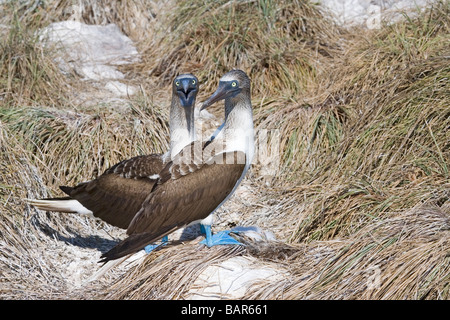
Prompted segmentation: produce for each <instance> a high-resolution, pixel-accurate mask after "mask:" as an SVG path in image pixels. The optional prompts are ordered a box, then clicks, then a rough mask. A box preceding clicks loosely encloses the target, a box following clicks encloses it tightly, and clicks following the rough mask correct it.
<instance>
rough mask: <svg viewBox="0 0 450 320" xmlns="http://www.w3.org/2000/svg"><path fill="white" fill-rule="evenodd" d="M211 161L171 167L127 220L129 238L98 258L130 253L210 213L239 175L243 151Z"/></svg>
mask: <svg viewBox="0 0 450 320" xmlns="http://www.w3.org/2000/svg"><path fill="white" fill-rule="evenodd" d="M224 156H225V157H226V159H233V157H234V159H235V161H234V162H233V163H230V162H232V161H227V162H226V163H224V161H223V157H224ZM238 159H241V161H238ZM242 159H244V161H243V163H242ZM212 160H213V161H208V163H204V164H202V165H199V164H197V165H195V166H193V167H192V168H191V170H192V169H193V168H194V167H195V168H197V169H196V170H195V171H193V172H191V171H188V172H185V174H180V171H178V170H175V172H172V175H171V176H172V177H174V176H175V177H176V178H172V179H167V180H166V181H165V182H164V183H162V184H159V185H157V186H156V187H155V190H154V191H153V192H152V193H151V194H150V195H149V197H148V198H147V200H145V202H144V204H143V206H142V208H141V210H140V211H139V213H138V214H137V215H136V217H135V218H134V219H133V221H132V222H131V224H130V226H129V228H128V230H127V233H128V234H129V237H128V238H126V239H125V240H123V241H122V242H120V243H119V244H118V245H117V246H115V247H114V248H112V249H111V250H110V251H108V252H107V253H105V254H104V255H102V258H103V260H102V261H108V260H114V259H118V258H120V257H123V256H125V255H127V254H130V253H134V252H136V251H138V250H140V249H142V248H143V247H144V246H145V245H147V244H149V243H151V242H154V241H156V240H158V239H159V238H161V237H163V236H164V235H167V234H169V233H171V232H172V231H174V230H176V229H178V228H181V227H184V226H186V225H187V224H189V223H191V222H193V221H196V220H201V219H204V218H206V217H207V216H208V215H209V214H210V213H211V212H213V211H214V210H215V209H216V208H217V206H218V205H219V204H220V203H221V202H222V201H223V200H224V199H225V198H226V197H227V196H228V195H229V193H230V192H231V191H232V190H233V188H234V186H235V184H236V182H237V181H238V179H239V178H240V176H241V174H242V172H243V170H244V167H245V154H244V153H243V152H238V151H236V152H230V153H228V154H220V155H218V156H215V157H214V158H213V159H212ZM181 167H182V166H180V168H181ZM166 168H167V167H166ZM165 170H166V169H165ZM161 179H163V177H162V178H161Z"/></svg>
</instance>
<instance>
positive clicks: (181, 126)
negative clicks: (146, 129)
mask: <svg viewBox="0 0 450 320" xmlns="http://www.w3.org/2000/svg"><path fill="white" fill-rule="evenodd" d="M169 125H170V153H171V158H173V157H174V156H175V155H176V154H178V153H179V152H180V151H181V149H183V148H184V147H185V146H187V145H188V144H190V143H191V142H192V141H195V139H196V136H195V125H194V107H190V108H187V107H183V106H182V105H181V103H180V101H179V98H178V97H174V98H173V100H172V105H171V109H170V121H169Z"/></svg>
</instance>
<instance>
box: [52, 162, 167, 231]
mask: <svg viewBox="0 0 450 320" xmlns="http://www.w3.org/2000/svg"><path fill="white" fill-rule="evenodd" d="M163 167H164V163H163V160H162V157H161V155H158V154H151V155H145V156H138V157H134V158H131V159H128V160H124V161H122V162H119V163H118V164H116V165H114V166H113V167H111V168H109V169H107V170H106V171H105V172H104V173H103V174H102V175H101V176H100V177H98V178H97V179H95V180H92V181H89V182H84V183H80V184H79V185H77V186H75V187H73V188H70V187H61V189H62V190H63V191H64V192H66V193H67V194H68V195H69V196H71V197H72V198H74V199H76V200H78V201H79V202H80V203H81V204H82V205H83V206H85V207H86V208H88V209H89V210H91V211H92V212H93V214H94V216H96V217H98V218H100V219H102V220H103V221H105V222H107V223H109V224H111V225H114V226H116V227H119V228H123V229H126V228H128V226H129V225H130V222H131V221H132V220H133V218H134V216H135V215H136V213H137V212H138V211H139V210H140V209H141V207H142V204H143V202H144V201H145V199H146V198H147V196H148V195H149V194H150V192H151V190H152V189H153V187H154V185H155V183H156V181H157V179H156V176H155V175H156V174H158V173H159V172H160V171H161V170H162V169H163Z"/></svg>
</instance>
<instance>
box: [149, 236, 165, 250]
mask: <svg viewBox="0 0 450 320" xmlns="http://www.w3.org/2000/svg"><path fill="white" fill-rule="evenodd" d="M168 242H169V237H168V236H164V237H162V239H161V243H160V244H149V245H147V246H146V247H145V248H144V250H145V253H150V252H152V251H153V250H155V249H156V248H158V247H160V246H164V245H166V244H167V243H168Z"/></svg>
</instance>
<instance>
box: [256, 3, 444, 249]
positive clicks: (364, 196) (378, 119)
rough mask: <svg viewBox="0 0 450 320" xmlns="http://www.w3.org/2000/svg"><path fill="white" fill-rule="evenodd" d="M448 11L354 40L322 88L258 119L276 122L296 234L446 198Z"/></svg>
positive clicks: (299, 237)
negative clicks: (294, 206)
mask: <svg viewBox="0 0 450 320" xmlns="http://www.w3.org/2000/svg"><path fill="white" fill-rule="evenodd" d="M448 17H449V16H448V3H447V4H444V3H441V4H440V5H438V6H436V7H435V8H433V9H431V10H430V11H429V12H428V13H427V14H424V15H422V16H420V17H417V18H414V19H410V20H407V21H404V22H400V23H398V24H395V25H391V26H386V27H384V28H383V29H382V30H379V31H377V32H376V33H375V34H373V35H371V38H368V39H369V40H366V39H365V40H362V41H358V42H355V43H354V44H353V45H351V46H349V48H348V50H347V51H346V53H345V57H343V59H342V60H340V59H336V62H335V67H336V70H338V71H337V72H336V73H334V72H331V73H330V74H329V76H324V77H323V82H320V83H323V84H319V87H318V90H320V92H327V95H326V96H325V97H323V96H319V95H318V96H316V97H314V98H308V99H306V98H304V101H305V102H304V104H294V103H292V104H291V105H290V106H289V107H287V108H285V109H280V110H278V111H276V112H274V113H273V114H270V115H269V116H268V117H267V118H266V119H265V120H264V121H263V122H262V123H261V125H267V126H274V124H279V128H280V131H281V137H282V141H281V148H282V150H283V165H282V168H281V169H282V170H281V171H282V173H283V172H284V174H283V175H282V176H283V180H282V181H283V183H285V181H286V180H287V181H291V182H292V188H291V191H292V194H291V195H292V196H293V197H298V202H299V203H302V205H301V206H299V211H298V217H299V220H298V224H297V225H296V230H295V231H294V233H293V237H292V240H293V241H304V240H313V239H315V240H325V239H331V238H335V237H337V236H348V235H351V234H352V233H354V232H355V231H356V230H358V229H359V228H361V227H363V226H364V225H365V224H366V223H370V221H371V220H372V219H373V218H375V217H378V216H380V215H382V214H383V213H385V212H388V211H392V210H404V209H408V208H412V207H414V206H416V205H418V204H420V203H424V202H428V203H434V204H438V205H442V204H443V203H445V202H446V201H448V177H449V172H448V163H449V161H448V159H450V153H449V152H450V150H449V148H448V141H449V137H450V136H449V130H448V128H449V127H450V114H449V109H448V106H449V105H450V95H449V87H448V78H449V76H450V73H449V72H450V69H449V64H448V56H446V55H445V52H448V49H449V46H448V43H449V42H448V39H449V38H448V34H449V28H448V26H449V23H448V22H449V20H448V19H449V18H448ZM405 48H414V50H412V49H410V50H406V49H405ZM323 86H326V88H324V87H323ZM280 119H283V120H285V121H281V122H280ZM287 190H289V188H287V189H286V191H287ZM304 208H307V209H304ZM294 210H295V209H294Z"/></svg>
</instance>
